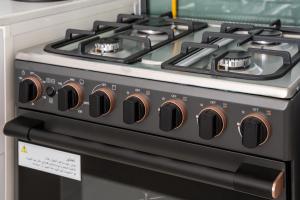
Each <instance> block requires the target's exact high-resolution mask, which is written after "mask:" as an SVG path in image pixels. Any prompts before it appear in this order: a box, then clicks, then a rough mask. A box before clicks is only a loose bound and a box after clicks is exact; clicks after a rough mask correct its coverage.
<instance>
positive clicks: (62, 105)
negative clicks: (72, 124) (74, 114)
mask: <svg viewBox="0 0 300 200" xmlns="http://www.w3.org/2000/svg"><path fill="white" fill-rule="evenodd" d="M83 99H84V93H83V89H82V87H81V86H80V85H79V84H78V83H76V82H69V83H67V84H65V85H64V86H63V87H62V88H61V89H59V90H58V110H60V111H66V110H70V109H75V108H78V107H79V106H81V104H82V103H83Z"/></svg>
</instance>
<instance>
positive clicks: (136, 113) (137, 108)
mask: <svg viewBox="0 0 300 200" xmlns="http://www.w3.org/2000/svg"><path fill="white" fill-rule="evenodd" d="M149 111H150V101H149V99H148V97H147V96H146V95H144V94H142V93H135V94H132V95H130V96H128V97H127V98H126V99H125V100H124V102H123V121H124V122H125V123H126V124H134V123H140V122H142V121H143V120H144V119H146V117H147V116H148V114H149Z"/></svg>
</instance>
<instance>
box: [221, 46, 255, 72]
mask: <svg viewBox="0 0 300 200" xmlns="http://www.w3.org/2000/svg"><path fill="white" fill-rule="evenodd" d="M250 58H251V56H250V54H249V53H248V52H246V51H239V50H237V51H229V52H228V53H227V54H226V55H225V56H224V57H223V58H222V59H221V60H220V61H219V63H218V64H219V68H220V69H222V70H224V71H229V70H242V69H247V68H248V67H249V66H250V64H251V60H250Z"/></svg>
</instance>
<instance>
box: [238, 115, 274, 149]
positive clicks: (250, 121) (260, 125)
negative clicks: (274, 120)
mask: <svg viewBox="0 0 300 200" xmlns="http://www.w3.org/2000/svg"><path fill="white" fill-rule="evenodd" d="M239 131H240V134H241V136H242V144H243V145H244V146H245V147H247V148H255V147H258V146H261V145H263V144H264V143H266V142H267V141H268V139H269V137H270V136H271V125H270V123H269V121H268V120H267V118H266V117H265V116H264V115H263V114H260V113H253V114H249V115H247V116H246V117H244V118H243V119H242V121H241V123H240V127H239Z"/></svg>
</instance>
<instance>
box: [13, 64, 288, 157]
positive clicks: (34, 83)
mask: <svg viewBox="0 0 300 200" xmlns="http://www.w3.org/2000/svg"><path fill="white" fill-rule="evenodd" d="M36 69H37V68H32V67H30V66H28V67H24V66H20V68H19V69H17V78H16V83H17V84H16V85H17V89H16V91H17V97H18V106H19V107H22V108H27V109H33V110H36V111H42V112H48V113H54V114H57V115H61V116H66V117H72V118H77V119H81V120H86V121H92V122H96V123H101V124H106V125H109V126H115V127H120V128H126V129H132V130H135V131H140V132H143V133H149V134H154V135H159V136H163V137H169V138H173V139H178V140H183V141H188V142H193V143H199V144H204V145H209V146H216V147H219V148H224V149H230V150H238V151H244V152H255V153H260V154H262V155H264V154H267V155H269V156H273V157H276V156H278V154H277V155H275V152H272V151H271V150H270V151H269V149H272V148H271V146H274V145H275V146H276V148H278V144H279V143H278V142H280V141H281V142H282V138H281V137H282V133H281V132H280V131H281V125H280V124H278V123H276V121H278V119H280V118H281V117H283V116H282V115H281V113H282V112H281V111H283V110H280V108H279V109H278V107H277V108H276V107H275V106H274V107H272V106H271V107H270V105H272V104H267V103H266V105H260V106H257V105H256V103H257V102H259V101H256V102H255V101H254V98H262V97H251V98H249V95H244V96H243V95H242V94H228V93H227V92H225V91H214V90H209V89H203V88H195V87H191V86H182V85H176V84H170V83H162V82H155V81H149V80H142V79H137V78H130V77H123V76H116V75H108V74H102V73H96V72H88V71H82V70H75V69H73V70H71V69H65V68H60V72H61V71H62V72H63V73H57V72H58V71H59V70H56V71H55V70H53V69H55V68H54V67H51V69H50V68H47V67H44V68H43V67H39V70H36ZM64 70H65V72H64ZM70 71H71V72H72V73H70ZM66 74H68V75H67V76H66ZM267 106H268V107H267ZM282 108H283V109H284V107H282ZM273 154H274V155H273ZM279 156H280V155H279Z"/></svg>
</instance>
